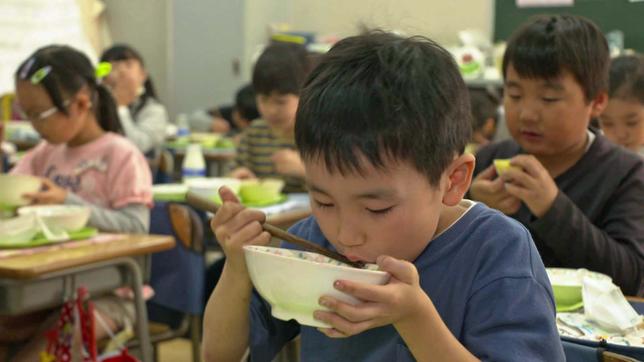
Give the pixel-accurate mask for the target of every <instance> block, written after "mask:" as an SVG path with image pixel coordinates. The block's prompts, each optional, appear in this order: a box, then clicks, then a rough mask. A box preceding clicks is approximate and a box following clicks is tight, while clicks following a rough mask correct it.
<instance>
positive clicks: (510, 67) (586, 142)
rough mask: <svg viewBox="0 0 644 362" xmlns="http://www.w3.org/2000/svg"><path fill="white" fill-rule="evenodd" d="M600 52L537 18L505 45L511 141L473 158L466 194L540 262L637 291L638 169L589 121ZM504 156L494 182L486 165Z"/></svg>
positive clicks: (641, 259) (643, 263)
mask: <svg viewBox="0 0 644 362" xmlns="http://www.w3.org/2000/svg"><path fill="white" fill-rule="evenodd" d="M608 62H609V57H608V46H607V44H606V40H605V38H604V36H603V35H602V33H601V32H600V30H599V29H598V28H597V27H596V26H595V25H594V24H593V23H592V22H590V21H589V20H586V19H584V18H581V17H577V16H569V15H559V16H544V17H538V18H535V19H534V20H532V21H531V22H529V23H527V24H525V25H524V26H523V27H522V28H520V29H519V30H518V31H517V32H516V33H515V34H514V35H513V37H512V38H511V39H510V41H509V43H508V47H507V50H506V53H505V55H504V58H503V75H504V78H505V92H504V107H505V117H506V120H507V124H508V128H509V130H510V133H511V134H512V137H513V140H507V141H503V142H500V143H496V144H492V145H489V146H487V147H484V148H482V149H481V150H479V152H478V153H477V155H476V157H477V162H476V169H475V171H474V174H475V175H476V178H475V179H474V181H473V183H472V187H471V190H470V196H471V197H472V198H473V199H475V200H479V201H482V202H484V203H485V204H487V205H488V206H490V207H493V208H496V209H498V210H501V211H503V212H504V213H505V214H507V215H510V216H512V217H513V218H515V219H517V220H519V221H521V222H522V223H523V224H524V225H525V226H526V227H527V228H528V229H529V230H530V232H531V234H532V237H533V239H534V240H535V243H536V244H537V248H538V249H539V252H540V254H541V257H542V258H543V261H544V264H545V265H546V266H551V267H567V268H587V269H590V270H594V271H597V272H601V273H604V274H607V275H609V276H611V277H612V278H613V282H614V283H615V284H617V285H618V286H620V287H621V288H622V291H623V292H624V293H625V294H629V295H639V296H641V295H642V294H643V293H644V284H643V278H644V207H643V206H642V203H643V202H644V163H643V161H642V160H641V159H640V158H639V157H638V156H637V155H635V154H632V153H628V152H626V151H624V150H621V149H620V148H618V147H617V146H614V145H613V144H611V143H610V142H608V140H607V139H606V138H604V136H602V135H601V134H599V133H598V132H597V131H596V130H594V129H589V127H588V126H589V122H590V120H591V118H594V117H597V116H598V115H599V114H600V113H601V111H602V110H603V109H604V107H605V106H606V102H607V94H606V89H607V84H608ZM505 158H511V165H513V166H515V167H513V168H511V169H510V170H508V171H506V172H503V173H502V175H500V176H499V175H497V172H496V170H495V169H494V166H493V165H492V163H493V160H494V159H505Z"/></svg>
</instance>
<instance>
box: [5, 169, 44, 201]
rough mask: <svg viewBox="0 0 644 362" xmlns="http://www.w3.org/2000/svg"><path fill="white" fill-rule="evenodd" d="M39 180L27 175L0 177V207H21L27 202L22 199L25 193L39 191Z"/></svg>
mask: <svg viewBox="0 0 644 362" xmlns="http://www.w3.org/2000/svg"><path fill="white" fill-rule="evenodd" d="M41 183H42V182H41V181H40V179H39V178H37V177H34V176H29V175H11V174H4V175H0V205H3V206H6V207H15V206H23V205H27V203H29V200H27V199H24V198H23V197H22V195H23V194H26V193H34V192H38V190H40V186H41Z"/></svg>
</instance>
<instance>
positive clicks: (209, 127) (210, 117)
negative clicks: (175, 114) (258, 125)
mask: <svg viewBox="0 0 644 362" xmlns="http://www.w3.org/2000/svg"><path fill="white" fill-rule="evenodd" d="M257 118H259V112H258V111H257V103H256V100H255V91H254V90H253V86H252V85H251V84H247V85H245V86H243V87H241V88H239V90H238V91H237V93H236V94H235V104H234V105H233V106H221V107H217V108H213V109H209V110H207V111H205V110H200V111H195V112H193V113H192V114H191V115H190V116H189V117H188V123H189V125H190V130H191V131H193V132H215V133H228V134H229V135H232V136H235V135H237V134H239V133H240V132H243V131H244V130H245V129H246V128H248V126H250V123H251V122H252V121H254V120H255V119H257Z"/></svg>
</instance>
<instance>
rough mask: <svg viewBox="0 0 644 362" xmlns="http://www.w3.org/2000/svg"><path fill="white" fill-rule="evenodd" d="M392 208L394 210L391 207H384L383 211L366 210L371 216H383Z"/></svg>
mask: <svg viewBox="0 0 644 362" xmlns="http://www.w3.org/2000/svg"><path fill="white" fill-rule="evenodd" d="M393 208H394V207H393V206H389V207H386V208H384V209H369V208H367V211H369V212H370V213H372V214H377V215H384V214H386V213H388V212H389V211H391V210H392V209H393Z"/></svg>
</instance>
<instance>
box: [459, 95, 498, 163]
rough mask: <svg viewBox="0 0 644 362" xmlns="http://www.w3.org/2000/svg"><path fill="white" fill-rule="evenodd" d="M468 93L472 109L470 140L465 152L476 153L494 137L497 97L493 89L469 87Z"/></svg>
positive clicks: (496, 119)
mask: <svg viewBox="0 0 644 362" xmlns="http://www.w3.org/2000/svg"><path fill="white" fill-rule="evenodd" d="M468 93H469V96H470V106H471V109H472V140H471V142H470V143H468V144H467V146H466V147H465V152H469V153H476V151H477V150H478V149H479V148H480V147H481V146H485V145H486V144H488V143H490V141H491V140H492V139H493V138H494V134H495V133H496V124H497V123H498V119H499V114H498V113H499V112H498V108H499V97H498V95H496V94H495V91H494V90H493V89H485V88H470V89H469V91H468Z"/></svg>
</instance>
